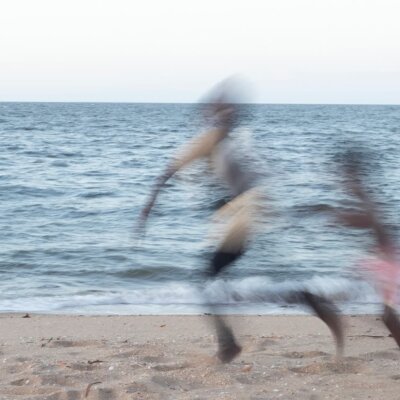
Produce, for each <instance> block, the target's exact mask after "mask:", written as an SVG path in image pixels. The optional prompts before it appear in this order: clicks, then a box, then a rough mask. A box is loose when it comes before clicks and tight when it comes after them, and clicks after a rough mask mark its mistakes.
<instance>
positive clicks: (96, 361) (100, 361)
mask: <svg viewBox="0 0 400 400" xmlns="http://www.w3.org/2000/svg"><path fill="white" fill-rule="evenodd" d="M102 362H103V361H102V360H88V364H90V365H92V364H96V363H102Z"/></svg>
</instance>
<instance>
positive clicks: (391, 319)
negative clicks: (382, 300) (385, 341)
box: [383, 305, 400, 347]
mask: <svg viewBox="0 0 400 400" xmlns="http://www.w3.org/2000/svg"><path fill="white" fill-rule="evenodd" d="M383 322H384V324H385V325H386V327H387V328H388V329H389V331H390V333H391V334H392V336H393V339H394V340H395V341H396V343H397V345H398V346H399V347H400V321H399V318H398V316H397V315H396V313H395V311H394V310H393V308H392V307H390V306H388V305H385V310H384V312H383Z"/></svg>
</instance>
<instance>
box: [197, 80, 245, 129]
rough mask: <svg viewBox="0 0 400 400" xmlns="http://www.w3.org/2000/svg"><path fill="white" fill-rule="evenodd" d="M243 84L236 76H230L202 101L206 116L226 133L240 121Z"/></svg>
mask: <svg viewBox="0 0 400 400" xmlns="http://www.w3.org/2000/svg"><path fill="white" fill-rule="evenodd" d="M242 86H243V85H242V84H241V82H239V81H238V80H237V79H236V78H228V79H226V80H224V81H222V82H220V83H219V84H218V85H216V86H215V87H214V88H213V89H212V90H211V91H210V92H209V94H208V95H207V96H206V97H205V98H204V99H203V100H202V101H201V103H202V104H203V106H204V108H203V115H204V117H205V118H206V119H207V120H211V123H212V124H213V125H215V126H216V127H218V128H220V129H222V130H223V131H224V132H225V133H226V134H228V133H229V131H231V130H232V129H233V128H234V127H235V126H236V125H237V124H238V123H239V119H240V118H239V117H240V109H239V107H240V102H241V101H242V98H243V87H242Z"/></svg>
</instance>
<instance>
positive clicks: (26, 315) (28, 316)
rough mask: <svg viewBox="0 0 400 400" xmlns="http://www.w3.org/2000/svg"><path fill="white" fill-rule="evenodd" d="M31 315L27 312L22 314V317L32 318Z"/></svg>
mask: <svg viewBox="0 0 400 400" xmlns="http://www.w3.org/2000/svg"><path fill="white" fill-rule="evenodd" d="M30 317H31V316H30V315H29V314H28V313H26V314H25V315H23V316H22V318H30Z"/></svg>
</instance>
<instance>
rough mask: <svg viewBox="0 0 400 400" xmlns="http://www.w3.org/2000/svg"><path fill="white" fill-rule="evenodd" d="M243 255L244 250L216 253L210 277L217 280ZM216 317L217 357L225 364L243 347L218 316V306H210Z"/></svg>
mask: <svg viewBox="0 0 400 400" xmlns="http://www.w3.org/2000/svg"><path fill="white" fill-rule="evenodd" d="M242 254H243V249H240V250H238V251H237V252H235V253H230V252H225V251H222V250H218V251H216V252H215V253H214V254H213V256H212V258H211V260H210V265H209V268H208V276H210V277H213V278H215V277H216V276H217V275H218V274H219V273H221V272H222V271H223V270H225V269H226V268H227V267H228V266H229V265H231V264H232V263H233V262H234V261H236V260H237V259H238V258H239V257H240V256H241V255H242ZM210 308H211V311H213V314H215V315H214V317H213V318H214V325H215V329H216V331H217V338H218V351H217V357H218V358H219V360H220V361H221V362H223V363H229V362H231V361H232V360H233V359H234V358H235V357H236V356H238V355H239V354H240V352H241V351H242V348H241V346H240V345H239V344H238V343H237V342H236V340H235V336H234V335H233V332H232V328H230V327H229V326H228V325H226V323H225V322H224V319H223V318H222V317H221V316H220V315H218V312H217V309H216V306H215V305H214V306H210Z"/></svg>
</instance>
